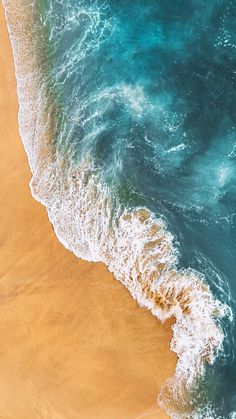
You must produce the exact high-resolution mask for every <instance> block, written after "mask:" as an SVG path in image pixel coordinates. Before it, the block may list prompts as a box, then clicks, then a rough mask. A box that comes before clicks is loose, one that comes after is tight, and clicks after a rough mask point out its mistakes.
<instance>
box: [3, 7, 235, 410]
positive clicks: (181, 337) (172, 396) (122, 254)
mask: <svg viewBox="0 0 236 419" xmlns="http://www.w3.org/2000/svg"><path fill="white" fill-rule="evenodd" d="M3 3H4V6H5V9H6V12H7V21H8V25H9V31H10V35H11V41H12V45H13V51H14V60H15V69H16V77H17V89H18V97H19V104H20V111H19V125H20V133H21V136H22V140H23V142H24V145H25V149H26V152H27V155H28V158H29V163H30V167H31V171H32V180H31V184H30V185H31V190H32V194H33V196H34V197H35V198H36V199H37V200H38V201H40V202H41V203H42V204H43V205H45V207H46V208H47V211H48V215H49V218H50V221H51V222H52V224H53V226H54V229H55V232H56V235H57V237H58V239H59V240H60V241H61V242H62V243H63V245H64V246H65V247H66V248H67V249H69V250H70V251H72V252H73V253H74V254H75V255H76V256H78V257H81V258H84V259H87V260H89V261H95V262H103V263H104V264H105V265H106V266H107V267H108V269H109V270H110V271H111V272H113V273H114V276H115V278H116V279H117V280H119V281H120V282H121V283H122V284H123V285H125V287H126V288H127V289H128V290H129V292H130V294H131V295H132V297H133V298H134V299H135V300H137V302H138V303H139V305H141V306H144V307H146V308H148V309H149V310H150V311H151V312H152V314H153V315H154V316H156V317H157V318H158V319H160V320H161V321H164V320H166V319H168V318H170V317H174V318H175V323H174V325H173V326H172V330H173V337H172V341H171V349H172V350H173V351H174V352H175V353H176V354H177V356H178V362H177V366H176V371H175V375H174V376H173V377H172V378H171V379H169V380H168V381H167V382H166V383H165V385H164V386H163V388H162V391H161V394H160V395H159V403H160V404H161V405H162V406H163V407H164V408H165V409H166V411H167V412H168V413H169V414H170V415H171V416H172V417H173V418H175V417H176V418H178V417H188V418H190V417H200V416H199V412H198V410H197V409H198V408H197V406H195V404H194V402H193V398H192V397H191V395H192V394H194V389H195V388H196V385H197V383H198V382H199V380H200V378H201V377H202V376H203V374H204V371H205V367H206V365H207V364H213V363H214V360H215V358H216V357H217V355H218V353H219V351H220V350H221V349H222V343H223V338H224V334H223V331H222V329H221V326H220V318H221V317H222V316H224V315H225V314H226V312H227V307H226V306H224V305H222V304H221V303H220V302H219V301H218V300H216V299H214V297H213V295H212V293H211V291H210V289H209V286H208V285H207V283H206V281H205V279H204V277H203V275H201V274H200V273H198V272H196V271H194V270H193V269H190V268H189V269H178V268H177V266H178V252H177V250H176V249H175V247H174V244H173V237H172V235H171V234H170V232H169V231H168V230H167V227H166V224H165V222H164V221H163V220H162V219H160V218H157V217H156V216H155V215H154V214H153V213H152V212H151V211H149V209H148V208H142V207H135V208H126V207H125V206H124V205H123V204H121V203H119V199H118V197H116V196H114V193H113V191H112V190H111V189H110V187H109V185H108V184H107V183H106V182H105V180H104V179H103V176H102V171H101V170H100V168H99V167H97V165H96V163H95V162H94V160H93V158H92V157H91V155H89V153H86V154H85V155H84V156H83V158H82V159H81V161H80V163H79V164H78V163H77V164H76V163H72V162H70V161H69V159H68V158H67V156H66V153H63V151H61V152H59V151H58V150H55V147H54V136H55V133H56V130H57V120H56V118H57V109H56V105H55V104H54V102H53V100H52V99H51V97H52V92H51V91H50V88H49V87H48V85H47V87H46V85H45V84H44V79H43V74H42V66H43V65H44V62H43V58H42V57H41V55H40V54H41V53H40V47H39V45H38V44H39V38H40V36H42V37H43V30H42V34H40V30H41V29H40V22H38V23H37V21H35V22H34V25H31V24H30V23H31V19H32V18H34V15H35V13H34V8H33V6H31V5H30V2H29V4H27V3H26V1H22V0H19V1H18V2H17V7H16V5H15V4H14V7H13V5H12V2H11V1H9V0H4V1H3ZM19 16H20V17H21V18H19ZM22 16H23V17H22ZM17 17H18V18H17ZM35 19H36V18H35ZM37 24H38V27H35V25H37ZM33 27H34V28H35V29H34V30H33V29H32V28H33ZM36 31H37V37H36V35H35V34H36ZM38 51H39V52H38Z"/></svg>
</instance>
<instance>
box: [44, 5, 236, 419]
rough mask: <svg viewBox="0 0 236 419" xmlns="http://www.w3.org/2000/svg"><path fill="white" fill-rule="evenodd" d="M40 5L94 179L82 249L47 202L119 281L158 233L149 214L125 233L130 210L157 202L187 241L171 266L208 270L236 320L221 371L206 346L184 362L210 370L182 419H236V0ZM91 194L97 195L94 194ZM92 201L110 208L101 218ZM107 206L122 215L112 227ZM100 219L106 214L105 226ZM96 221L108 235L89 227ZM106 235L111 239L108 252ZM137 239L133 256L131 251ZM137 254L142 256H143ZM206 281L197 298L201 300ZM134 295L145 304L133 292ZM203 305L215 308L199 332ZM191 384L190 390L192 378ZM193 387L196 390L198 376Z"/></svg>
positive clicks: (70, 133)
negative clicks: (149, 232)
mask: <svg viewBox="0 0 236 419" xmlns="http://www.w3.org/2000/svg"><path fill="white" fill-rule="evenodd" d="M36 5H37V6H39V3H37V4H36ZM40 6H41V7H40V8H39V9H38V11H39V13H40V17H41V20H40V21H41V24H42V25H43V27H44V28H46V32H47V41H46V37H45V44H47V49H46V50H47V53H48V54H49V55H50V66H49V67H48V70H47V71H48V74H47V83H48V80H49V79H50V86H52V87H53V89H54V92H55V97H56V98H57V99H56V100H57V102H59V103H60V118H59V119H58V120H60V122H58V125H57V134H56V136H55V138H54V145H55V147H56V150H57V153H58V154H59V155H62V156H64V158H66V160H67V161H69V162H70V163H71V166H72V167H73V168H74V169H75V170H76V168H80V174H81V172H82V175H81V176H82V177H83V171H84V172H86V176H87V180H86V181H84V183H83V185H82V186H83V187H84V189H82V186H81V185H80V187H79V188H80V191H82V192H80V195H79V194H78V200H80V202H81V204H80V207H78V208H79V209H78V211H82V213H83V215H81V216H80V218H81V220H82V221H81V225H80V221H78V222H77V224H76V229H77V230H76V231H77V232H78V236H76V233H75V232H74V230H73V233H72V232H71V233H70V234H71V235H73V237H74V236H75V241H76V243H77V244H73V245H72V244H71V245H70V244H68V243H69V241H68V239H67V234H68V233H67V232H65V230H66V228H65V226H63V227H61V226H59V227H57V226H58V225H59V224H60V221H59V217H60V214H59V215H58V212H56V210H55V208H54V209H50V208H51V207H53V205H54V204H52V202H51V201H52V199H51V198H50V199H51V201H50V199H49V198H47V199H46V200H43V199H42V198H41V201H42V202H43V203H44V204H45V205H46V206H47V208H48V209H49V216H50V219H51V221H52V222H53V224H54V227H55V230H56V233H57V234H58V236H59V238H60V239H61V241H62V242H63V243H64V244H65V245H66V247H68V248H70V249H72V250H73V251H74V252H75V253H76V254H78V256H81V255H82V257H85V258H87V259H90V260H102V261H104V262H105V263H106V264H107V265H108V267H109V269H110V270H112V271H113V272H115V274H116V276H117V277H118V279H119V270H120V272H121V271H122V269H123V270H124V268H122V267H121V266H120V265H121V264H122V263H121V264H120V265H119V262H117V261H118V259H119V257H120V258H121V260H122V261H123V259H122V257H123V256H121V254H122V251H123V250H124V252H126V250H125V249H126V245H127V242H129V240H132V241H135V240H136V239H137V241H138V240H141V239H142V237H144V235H145V234H146V230H145V231H144V230H142V229H141V227H139V225H138V224H137V225H136V224H135V222H134V223H133V224H132V228H131V227H130V229H128V227H127V229H126V230H124V231H125V233H122V234H121V233H116V231H121V227H122V226H123V224H122V222H121V221H119V220H120V218H119V217H121V214H122V212H123V211H132V210H135V208H137V207H138V208H146V209H148V210H149V211H151V213H152V214H153V215H152V217H154V216H155V217H156V219H157V220H159V222H163V223H164V225H165V227H164V228H165V230H164V231H166V234H167V236H166V237H167V239H166V242H167V243H170V242H171V241H172V243H173V245H172V246H173V247H172V248H171V252H169V253H168V252H167V253H166V252H164V253H163V255H164V256H162V258H161V259H160V260H161V263H164V264H166V265H167V266H173V264H177V267H178V269H179V270H180V272H187V271H184V269H188V268H189V267H190V268H191V269H192V271H191V273H192V275H193V276H195V273H196V272H199V274H196V275H198V276H199V278H201V280H202V281H203V282H205V283H207V284H208V285H210V289H211V292H212V294H213V296H214V298H215V300H216V301H217V300H219V302H221V303H223V304H226V305H227V306H229V307H230V309H227V307H225V308H224V310H223V311H224V314H226V315H225V316H223V315H220V316H219V318H216V319H213V320H214V322H215V324H216V325H217V326H218V328H219V330H221V331H223V334H224V342H223V346H222V344H221V339H220V338H219V345H218V347H217V344H214V348H217V349H214V350H213V352H214V354H215V355H218V356H217V357H213V358H214V359H213V358H212V360H211V362H210V364H212V365H210V366H206V367H202V363H201V362H200V361H199V354H198V357H196V359H197V360H196V359H195V358H194V361H193V360H192V361H191V362H190V361H189V363H188V361H187V358H186V359H185V361H184V362H183V363H182V364H181V368H182V369H181V368H180V370H181V371H182V373H183V368H184V369H185V372H184V373H183V375H185V376H187V377H188V374H189V375H190V376H191V374H192V369H197V368H199V374H198V373H196V374H195V375H196V376H195V379H196V380H195V381H199V377H202V378H201V381H202V380H203V382H201V388H202V391H201V393H200V396H199V403H198V404H199V406H200V407H199V408H197V410H196V412H195V413H194V414H195V416H191V415H190V414H187V416H184V415H182V416H181V415H180V416H178V417H190V416H191V417H199V418H200V417H208V418H211V417H216V418H221V417H222V418H234V417H236V363H235V361H234V338H235V337H236V329H235V326H234V322H233V321H232V313H233V312H234V310H235V297H236V282H235V258H236V239H235V237H236V135H235V134H236V132H235V124H236V107H235V103H236V39H235V38H236V3H235V1H230V0H209V1H207V2H206V1H201V0H195V1H194V0H192V1H191V0H173V1H166V0H150V1H144V0H136V1H130V2H127V1H124V0H119V1H115V0H105V1H88V0H87V1H86V0H67V1H63V0H45V1H43V2H41V4H40ZM85 161H87V162H89V163H86V164H85ZM91 162H92V163H91ZM87 165H89V166H90V169H89V170H90V171H91V173H92V175H91V173H90V171H89V170H88V169H87ZM84 167H85V169H84ZM94 173H95V174H94ZM91 176H95V181H94V182H95V184H96V192H94V190H93V191H92V189H91V184H92V183H91V182H90V180H88V179H90V178H91ZM86 182H87V183H86ZM84 185H85V186H84ZM87 185H88V186H87ZM99 185H100V186H99ZM86 188H87V189H86ZM98 190H99V192H98ZM88 191H89V192H88ZM91 191H92V192H91ZM90 193H93V194H94V197H95V198H94V200H92V199H90V198H88V196H89V197H90ZM75 194H76V193H75ZM36 195H37V194H36ZM57 197H58V195H57ZM58 199H59V198H58ZM83 200H84V201H83ZM88 200H89V201H88ZM104 200H106V204H104ZM61 201H63V199H62V198H60V202H61ZM58 202H59V201H57V206H58V207H59V203H58ZM68 202H70V204H68V205H67V214H69V213H70V214H72V213H73V205H72V203H71V202H72V198H70V201H68ZM86 202H89V205H88V204H87V206H86ZM107 202H108V203H107ZM60 205H62V204H60ZM76 205H77V204H76ZM78 205H79V204H78ZM91 206H94V208H102V209H101V210H100V209H98V210H97V212H96V213H94V212H92V209H91ZM60 208H62V207H60ZM63 208H64V207H63ZM104 208H105V209H104ZM60 211H61V210H60ZM99 211H100V212H99ZM82 213H81V214H82ZM63 214H64V213H63ZM85 214H86V215H85ZM104 214H107V220H108V221H104V220H105V215H104ZM86 216H87V218H86ZM103 216H104V220H103V218H102V217H103ZM66 217H67V218H66ZM71 217H72V218H73V216H72V215H70V216H69V215H68V216H65V218H64V221H63V223H64V224H66V223H67V224H68V229H69V224H70V222H71V221H70V220H71ZM83 217H84V218H83ZM89 217H90V218H89ZM95 217H100V219H101V220H103V221H101V223H100V222H99V223H97V221H96V222H95V221H94V219H95ZM121 218H122V217H121ZM85 219H86V220H87V222H88V224H86V223H85V221H84V220H85ZM89 220H90V221H91V226H92V227H91V228H94V241H93V239H92V238H91V237H92V233H91V232H89V227H86V226H88V225H89ZM160 220H162V221H160ZM153 222H154V221H153ZM82 224H83V225H82ZM119 226H121V227H120V229H119V228H118V227H119ZM122 228H123V227H122ZM124 228H125V227H124ZM135 228H137V232H136V231H135ZM116 229H117V230H116ZM95 231H96V232H95ZM113 231H115V233H114V234H113ZM167 231H168V232H170V233H171V235H172V237H173V238H171V236H168V233H167ZM112 234H113V236H114V235H116V234H117V235H116V240H117V241H119V240H120V241H122V240H123V241H122V243H123V244H122V246H121V245H119V246H120V247H119V252H118V250H117V248H116V247H115V244H114V243H115V241H114V242H112V240H113V239H114V238H110V237H113V236H112ZM119 234H120V235H119ZM103 236H106V241H107V242H109V240H110V241H111V243H112V244H111V245H110V246H109V244H106V249H105V250H103V249H104V248H105V247H104V246H105V245H104V246H103V241H104V242H105V239H104V237H103ZM95 239H96V240H97V242H99V240H100V241H101V243H102V244H101V246H100V244H97V243H96V242H95ZM121 239H122V240H121ZM80 240H81V241H80ZM73 243H75V242H73ZM102 246H103V247H102ZM117 246H118V245H117ZM127 246H128V247H127V249H128V250H127V252H128V251H130V247H129V246H131V245H127ZM144 247H145V245H144ZM122 249H123V250H122ZM136 250H137V249H136ZM118 253H119V256H117V255H118ZM170 253H171V254H172V256H170ZM107 254H109V255H108V256H107ZM176 255H177V256H176ZM176 257H177V259H175V258H176ZM168 258H172V259H173V260H172V259H171V261H169V259H168ZM108 259H109V262H107V260H108ZM111 260H112V261H111ZM124 260H125V259H124ZM132 260H133V262H132V263H133V264H135V258H133V259H132ZM126 262H127V266H128V264H130V263H131V262H130V259H129V261H126ZM168 264H169V265H168ZM130 266H131V265H130ZM131 268H132V267H131ZM131 268H130V269H131ZM168 269H172V268H168ZM131 270H132V269H131ZM122 272H123V271H122ZM124 272H125V270H124ZM127 272H128V271H127ZM127 272H126V274H127V275H128V273H127ZM141 272H143V271H141ZM164 272H165V271H164ZM122 275H123V276H122ZM122 275H121V274H120V276H121V281H122V282H124V283H125V285H126V286H127V287H128V288H129V285H127V284H126V280H125V279H122V278H124V277H125V273H122ZM184 275H185V274H184ZM189 276H191V275H187V274H186V278H185V279H186V281H187V285H186V287H187V288H189V287H191V280H192V279H191V278H189ZM175 281H176V283H177V282H178V277H176V280H175ZM181 281H183V278H182V277H181ZM193 281H194V280H193ZM163 283H164V282H163ZM181 283H182V282H181ZM181 286H182V285H181ZM131 288H132V287H131ZM193 288H194V287H193ZM196 289H199V286H198V285H196ZM196 289H195V291H193V293H192V294H191V298H192V299H194V298H195V296H197V291H196ZM130 292H131V294H132V295H133V296H134V298H137V300H138V301H139V298H138V297H137V296H136V295H135V292H134V291H133V288H132V289H131V291H130ZM204 295H205V294H204ZM197 298H199V299H198V300H197ZM204 298H205V297H204V296H203V297H202V299H201V297H196V301H198V302H197V303H196V304H195V305H194V304H193V306H192V307H194V310H195V314H194V315H195V318H194V322H195V323H193V324H195V326H194V327H193V329H192V334H191V333H190V332H189V331H188V338H189V341H188V342H189V347H188V346H187V345H186V346H184V348H185V351H187V352H188V353H192V352H194V350H195V345H196V342H198V341H199V340H201V339H203V344H202V345H203V346H204V345H205V346H206V347H207V346H208V343H207V339H208V338H207V337H206V336H205V335H204V336H203V337H202V335H201V331H202V330H204V329H206V332H207V329H208V327H210V326H209V324H210V323H209V322H208V320H206V322H205V323H204V319H205V318H207V315H208V314H205V312H204V305H205V303H204V301H205V300H204ZM207 298H208V297H207ZM208 301H209V299H207V304H208ZM141 303H142V304H144V305H147V306H148V303H147V304H146V303H144V302H142V301H141ZM212 304H213V303H212ZM217 304H218V303H217ZM213 305H214V304H213ZM148 307H149V306H148ZM214 307H215V306H214ZM219 307H222V306H221V305H220V303H219ZM149 308H150V307H149ZM198 310H199V316H202V317H199V325H198V326H199V330H198V327H197V326H196V325H197V323H196V322H197V320H196V319H197V315H198V313H197V311H198ZM214 310H215V308H214V309H212V313H213V312H214ZM207 313H208V312H207ZM172 314H173V313H172ZM157 316H158V317H162V315H160V314H159V315H158V314H157ZM176 316H177V318H178V313H177V315H176ZM209 316H210V318H211V319H212V318H213V317H214V316H213V314H210V315H209ZM164 317H165V316H164ZM166 317H168V316H166ZM185 317H186V316H185ZM216 317H217V316H216ZM181 319H182V318H181ZM184 321H186V322H187V321H188V320H185V318H184ZM209 321H210V320H209ZM181 322H182V320H181ZM181 324H182V323H181ZM184 324H185V323H184ZM186 324H187V323H186ZM186 327H187V326H183V324H182V329H181V328H180V329H178V331H177V332H176V335H175V339H177V340H178V341H179V342H180V341H181V339H183V340H184V339H185V337H184V336H185V335H184V331H183V330H185V328H186ZM188 327H189V328H190V326H188ZM181 330H182V332H181ZM181 333H182V334H181ZM221 333H222V332H221ZM194 335H195V336H194ZM191 339H193V340H191ZM194 339H196V340H194ZM204 339H206V343H204ZM217 339H218V338H217ZM182 344H183V342H182V343H181V345H182ZM203 346H202V347H203ZM202 347H201V348H200V349H199V353H201V355H202V354H203V349H202ZM177 349H178V345H177ZM176 351H177V350H176ZM182 352H183V351H182ZM177 353H178V355H179V354H180V353H181V350H179V352H178V351H177ZM179 356H180V355H179ZM202 358H204V357H203V355H202ZM200 364H201V365H200ZM204 365H205V364H204ZM203 369H204V371H203ZM180 370H179V371H180ZM190 370H191V372H190ZM178 377H179V376H178V374H177V378H178ZM203 377H204V378H203ZM195 386H197V385H196V383H195ZM184 387H186V389H187V390H188V384H186V383H185V384H184ZM190 387H191V392H192V391H193V389H192V384H191V386H190ZM198 392H199V389H198ZM193 397H195V396H193ZM179 403H181V397H180V400H179ZM164 404H166V402H164ZM207 412H208V413H207ZM209 412H211V413H209ZM234 412H235V413H234ZM234 415H235V416H234ZM172 416H173V417H174V413H173V412H172ZM176 417H177V416H176Z"/></svg>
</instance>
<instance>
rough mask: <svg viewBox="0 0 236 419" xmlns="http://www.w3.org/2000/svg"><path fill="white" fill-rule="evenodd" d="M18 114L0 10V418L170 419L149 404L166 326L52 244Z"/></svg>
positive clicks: (107, 277) (165, 349)
mask: <svg viewBox="0 0 236 419" xmlns="http://www.w3.org/2000/svg"><path fill="white" fill-rule="evenodd" d="M17 112H18V105H17V97H16V84H15V78H14V70H13V61H12V52H11V48H10V43H9V38H8V33H7V28H6V24H5V20H4V14H3V9H2V6H0V133H1V141H0V153H1V160H0V164H1V166H0V178H1V184H0V185H1V186H0V199H1V203H0V205H1V210H0V217H1V219H0V277H1V281H0V336H1V340H0V418H1V419H38V418H42V419H92V418H100V419H131V418H132V419H134V418H142V417H145V418H148V419H151V418H152V419H154V418H158V419H159V418H160V419H161V418H164V417H167V416H166V415H165V414H164V413H163V412H162V411H161V410H160V409H159V407H158V405H157V403H156V399H157V395H158V393H159V391H160V388H161V385H162V384H163V383H164V381H165V380H166V379H167V378H168V377H169V376H171V375H172V374H173V372H174V367H175V362H176V358H175V356H174V354H173V353H172V352H171V351H170V350H169V341H170V338H171V330H170V324H166V325H161V324H160V323H159V322H158V321H157V320H156V319H155V318H154V317H153V316H152V315H151V314H150V313H149V312H148V311H146V310H145V309H141V308H140V307H138V305H137V304H136V302H135V301H133V300H132V298H131V297H130V295H129V293H128V292H127V291H126V289H125V288H123V287H122V286H121V285H120V284H119V283H118V282H117V281H115V280H114V278H113V276H112V275H111V274H110V273H108V271H107V270H106V268H105V267H104V266H103V265H102V264H92V263H88V262H84V261H81V260H79V259H77V258H76V257H75V256H73V254H71V253H69V252H68V251H67V250H66V249H64V248H63V246H62V245H60V243H59V242H58V241H57V239H56V237H55V235H54V232H53V229H52V227H51V225H50V223H49V221H48V219H47V215H46V212H45V209H44V208H43V207H42V206H41V205H40V204H38V203H37V202H36V201H34V200H33V198H32V197H31V195H30V190H29V187H28V184H29V180H30V172H29V168H28V164H27V158H26V155H25V152H24V150H23V146H22V143H21V140H20V137H19V134H18V124H17Z"/></svg>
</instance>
